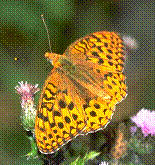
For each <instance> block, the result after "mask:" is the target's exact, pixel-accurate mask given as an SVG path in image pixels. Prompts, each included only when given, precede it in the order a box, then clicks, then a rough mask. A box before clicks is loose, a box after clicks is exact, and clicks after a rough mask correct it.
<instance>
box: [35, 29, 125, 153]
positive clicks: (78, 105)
mask: <svg viewBox="0 0 155 165" xmlns="http://www.w3.org/2000/svg"><path fill="white" fill-rule="evenodd" d="M124 48H125V47H124V45H123V40H122V39H121V38H120V36H119V34H117V33H115V32H105V31H102V32H95V33H92V34H90V35H88V36H86V37H84V38H82V39H79V40H77V41H76V42H74V43H73V44H72V45H70V46H69V47H68V49H67V50H66V51H65V52H64V54H63V55H58V54H55V53H46V54H45V56H46V57H47V58H48V59H50V60H51V62H52V64H53V66H54V68H53V70H52V71H51V73H50V74H49V76H48V78H47V80H46V81H45V85H44V87H43V90H42V93H41V97H40V101H39V107H38V111H37V116H36V122H35V136H36V142H37V145H38V148H39V150H40V152H42V153H44V154H51V153H54V152H55V151H57V150H58V149H60V148H61V147H62V146H63V145H64V144H66V143H67V142H69V141H70V140H72V139H73V138H75V137H76V136H78V135H81V134H88V133H90V132H95V131H97V130H100V129H103V128H105V127H106V125H107V124H108V123H109V122H110V120H111V118H112V115H113V112H114V110H115V105H116V104H117V103H118V102H120V101H121V100H122V99H123V98H125V96H126V88H127V87H126V85H125V76H124V75H123V69H124V61H125V49H124Z"/></svg>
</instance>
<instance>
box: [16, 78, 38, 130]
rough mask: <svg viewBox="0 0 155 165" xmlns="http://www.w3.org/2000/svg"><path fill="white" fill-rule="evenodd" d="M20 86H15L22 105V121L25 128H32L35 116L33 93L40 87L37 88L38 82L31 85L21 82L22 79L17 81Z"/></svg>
mask: <svg viewBox="0 0 155 165" xmlns="http://www.w3.org/2000/svg"><path fill="white" fill-rule="evenodd" d="M18 83H19V85H20V86H16V87H15V89H16V90H17V93H18V94H19V95H20V96H21V107H22V116H21V119H22V122H23V126H24V128H25V129H26V130H28V131H29V130H31V131H33V130H34V124H35V117H36V106H35V105H34V96H35V93H36V92H38V91H39V90H40V89H39V88H37V87H38V84H36V85H31V84H27V82H25V84H23V81H21V82H18Z"/></svg>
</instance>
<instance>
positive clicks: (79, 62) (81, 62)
mask: <svg viewBox="0 0 155 165" xmlns="http://www.w3.org/2000/svg"><path fill="white" fill-rule="evenodd" d="M65 55H66V56H67V57H68V59H69V60H70V61H71V62H72V63H73V64H74V65H75V66H76V68H82V69H81V71H82V75H83V77H87V79H88V81H87V82H85V81H81V80H80V79H78V80H77V81H78V82H79V83H80V84H83V86H84V87H86V88H87V89H88V90H91V89H90V86H91V85H93V88H94V89H95V91H97V92H96V99H94V98H92V99H91V101H90V102H89V103H88V108H86V109H85V112H86V114H87V117H88V121H87V126H86V128H85V129H84V131H83V133H89V132H93V131H97V130H98V129H101V128H104V127H105V126H106V124H107V123H108V122H109V121H110V119H111V117H112V114H113V111H114V109H115V105H116V104H117V103H118V102H120V101H121V100H122V99H123V98H125V96H126V85H125V76H124V74H123V70H124V61H125V48H124V45H123V40H122V39H121V38H120V37H119V35H118V34H116V33H114V32H96V33H93V34H91V35H89V36H86V37H84V38H82V39H79V40H78V41H76V42H74V43H73V44H72V45H71V46H69V47H68V49H67V50H66V51H65ZM78 73H79V72H78ZM72 77H73V78H74V79H76V76H75V75H73V76H72ZM92 81H93V82H94V83H89V82H92ZM90 92H91V91H90ZM100 92H101V93H102V94H100ZM94 94H95V92H94ZM98 99H99V100H102V101H98ZM92 103H94V105H93V104H92ZM95 105H98V106H95Z"/></svg>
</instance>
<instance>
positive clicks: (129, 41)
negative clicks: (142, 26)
mask: <svg viewBox="0 0 155 165" xmlns="http://www.w3.org/2000/svg"><path fill="white" fill-rule="evenodd" d="M123 41H124V43H125V45H126V46H128V47H129V48H130V49H137V48H138V43H137V41H136V39H135V38H132V37H130V36H125V35H124V36H123Z"/></svg>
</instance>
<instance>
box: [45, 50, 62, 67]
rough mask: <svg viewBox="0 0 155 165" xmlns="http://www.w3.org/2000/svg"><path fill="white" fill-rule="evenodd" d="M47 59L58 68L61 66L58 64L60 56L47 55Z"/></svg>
mask: <svg viewBox="0 0 155 165" xmlns="http://www.w3.org/2000/svg"><path fill="white" fill-rule="evenodd" d="M45 57H46V58H47V59H48V60H49V61H50V63H51V64H52V65H53V66H54V67H56V68H58V67H59V66H60V63H59V62H58V59H59V57H60V54H56V53H49V52H47V53H45Z"/></svg>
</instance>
